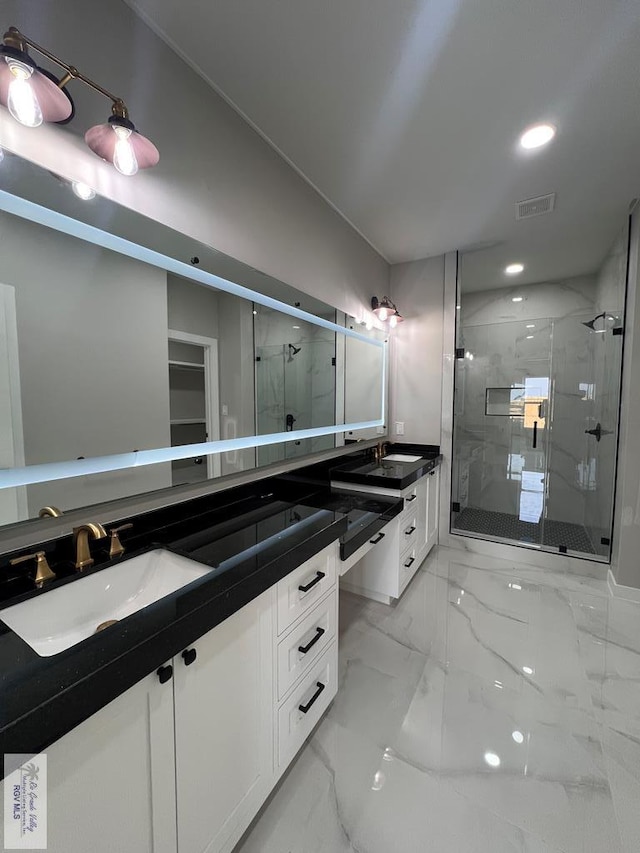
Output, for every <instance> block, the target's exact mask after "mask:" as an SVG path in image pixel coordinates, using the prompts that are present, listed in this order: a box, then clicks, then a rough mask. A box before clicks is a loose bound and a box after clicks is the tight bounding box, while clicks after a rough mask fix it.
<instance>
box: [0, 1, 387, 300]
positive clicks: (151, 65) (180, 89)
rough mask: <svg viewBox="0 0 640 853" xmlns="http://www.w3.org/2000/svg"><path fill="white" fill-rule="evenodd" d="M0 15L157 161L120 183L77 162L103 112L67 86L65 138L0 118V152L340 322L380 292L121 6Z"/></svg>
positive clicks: (356, 247) (269, 157)
mask: <svg viewBox="0 0 640 853" xmlns="http://www.w3.org/2000/svg"><path fill="white" fill-rule="evenodd" d="M2 10H3V19H4V21H5V22H6V23H13V24H15V25H16V26H19V27H20V28H22V29H23V30H24V31H25V32H26V33H27V34H28V35H30V36H31V37H32V38H33V39H35V40H36V41H39V42H41V43H42V44H44V45H45V46H47V47H49V48H50V49H51V50H53V51H54V52H57V53H58V54H59V55H61V56H62V57H63V58H66V59H67V60H68V61H69V62H72V63H73V64H74V65H76V66H77V67H78V68H79V69H80V70H82V71H84V72H85V73H86V74H88V75H89V76H90V77H94V78H95V79H96V80H98V81H99V82H101V83H102V84H103V85H104V86H106V87H107V88H109V89H110V90H112V91H114V92H116V93H118V94H120V95H121V96H122V97H123V98H124V99H125V101H126V102H127V104H128V106H129V108H130V111H131V115H132V118H133V121H134V122H135V123H136V125H137V127H139V128H140V130H141V131H142V132H143V133H144V134H145V135H147V136H148V137H149V138H150V139H152V140H153V141H154V143H155V144H156V145H157V146H158V148H159V150H160V157H161V159H160V164H159V166H158V167H157V168H156V169H154V170H152V171H150V172H147V173H139V174H138V175H136V176H135V178H125V177H123V176H121V175H119V174H118V173H116V171H115V170H114V169H113V168H112V167H111V166H107V165H106V164H104V163H102V162H101V161H100V160H99V159H98V158H97V157H96V156H95V155H94V154H92V153H91V152H90V151H88V150H87V148H86V146H85V145H84V142H83V141H82V135H83V134H84V132H85V130H86V129H87V128H89V127H91V126H92V125H93V124H98V123H103V122H104V121H106V119H107V116H108V115H109V107H110V105H109V103H108V102H107V101H106V100H104V99H103V98H101V97H99V96H98V95H96V94H95V93H93V92H90V91H89V90H88V89H86V87H84V86H82V84H79V83H72V85H71V87H70V89H71V90H72V94H73V96H74V99H75V101H76V108H77V110H76V112H77V117H76V118H75V119H74V121H73V122H72V124H71V125H70V126H69V127H68V128H60V127H53V126H43V127H41V128H39V129H38V130H37V131H35V132H34V131H33V130H30V129H28V128H24V127H22V126H21V125H19V124H18V123H17V122H15V121H13V120H12V119H10V117H8V116H6V115H5V114H4V113H5V111H2V113H3V114H2V115H1V116H0V145H2V146H4V147H5V148H7V149H8V150H13V151H17V152H19V153H21V154H22V156H24V157H27V158H28V159H31V160H33V161H35V162H38V163H40V164H41V165H44V166H46V167H47V168H49V169H51V170H52V171H55V172H58V173H59V174H62V175H64V176H65V177H67V178H76V179H81V180H84V181H86V182H87V183H90V184H92V185H93V186H95V187H96V189H98V191H99V192H100V193H102V194H104V195H106V196H108V197H110V198H112V199H114V200H115V201H120V202H122V203H123V204H125V205H127V206H128V207H131V208H133V209H135V210H138V211H140V212H141V213H144V214H146V215H147V216H150V217H151V218H153V219H157V220H159V221H161V222H163V223H165V224H166V225H169V226H171V227H173V228H176V229H177V230H179V231H181V232H183V233H186V234H189V235H191V236H193V237H194V238H195V239H198V240H201V241H203V242H204V243H206V244H208V245H211V246H214V247H216V248H217V249H219V250H220V251H222V252H225V253H227V254H229V255H231V256H233V257H235V258H238V259H239V260H242V261H244V262H245V263H248V264H250V265H252V266H254V267H256V268H258V269H260V270H262V271H264V272H267V273H269V274H270V275H273V276H275V277H276V278H279V279H281V280H283V281H286V282H287V283H288V284H291V285H294V286H295V287H297V288H299V289H300V290H302V291H303V292H306V293H309V294H322V298H323V299H325V300H326V301H328V302H330V303H332V304H334V305H335V306H336V307H338V308H341V309H343V310H345V311H347V312H348V313H349V314H352V315H359V314H361V313H362V310H363V307H365V306H366V305H368V302H369V299H370V297H371V295H372V294H373V293H381V292H383V291H385V290H386V288H387V284H388V275H389V270H388V265H387V264H386V262H385V261H384V260H383V259H382V258H381V257H380V256H379V255H378V254H377V253H376V252H375V251H374V250H373V249H372V248H371V247H370V246H369V245H368V243H366V242H365V241H364V240H363V239H362V238H361V237H360V236H359V235H358V234H357V233H356V232H355V231H354V230H353V229H352V228H351V226H349V225H348V224H347V223H346V221H345V220H344V219H342V217H340V216H339V215H338V214H337V213H336V212H335V211H334V210H333V209H332V208H330V207H329V205H327V204H326V202H325V201H324V200H323V199H322V198H321V197H320V196H319V195H318V194H317V193H316V192H315V190H313V189H312V188H311V187H310V186H309V185H308V184H307V183H306V182H305V181H304V180H303V179H302V178H301V177H300V176H299V175H298V174H296V172H295V171H294V170H293V169H292V168H291V167H290V166H289V165H288V164H287V163H286V162H285V161H284V160H283V159H282V158H281V157H280V156H279V155H278V154H277V153H276V152H275V151H274V150H273V149H272V148H271V147H270V146H269V145H268V144H267V143H265V142H264V140H263V139H261V138H260V137H259V136H258V134H256V133H255V132H254V131H253V130H252V129H251V128H250V127H249V126H248V125H247V124H246V123H245V122H244V121H243V120H242V119H241V118H240V117H239V116H238V115H237V114H236V113H235V112H234V111H233V110H232V109H231V108H230V107H229V106H228V104H226V103H225V102H224V101H223V100H222V98H220V97H219V96H218V95H217V94H216V93H215V92H214V91H213V90H212V89H211V88H210V87H209V86H207V85H206V84H205V83H204V81H203V80H201V79H200V78H199V77H198V76H197V75H196V74H195V72H193V71H192V70H191V69H190V68H189V67H188V66H187V65H186V64H185V63H184V62H183V61H182V60H181V59H179V58H178V57H177V56H176V55H175V54H174V53H173V52H172V51H171V50H170V49H169V48H168V47H167V46H166V45H165V44H164V42H162V41H161V40H160V39H159V38H158V37H157V36H156V35H155V34H154V33H153V32H152V31H151V30H150V29H149V28H148V27H147V26H146V25H145V24H144V23H142V21H141V20H140V19H139V18H137V17H136V16H135V15H134V13H133V12H132V11H131V10H130V9H129V7H128V6H126V5H125V4H124V3H123V2H122V0H105V2H102V3H87V2H83V1H82V0H56V2H55V3H51V2H48V1H47V0H5V2H3V4H2ZM212 39H213V41H212V49H215V34H212ZM238 49H239V50H242V45H239V46H238Z"/></svg>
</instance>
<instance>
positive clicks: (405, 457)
mask: <svg viewBox="0 0 640 853" xmlns="http://www.w3.org/2000/svg"><path fill="white" fill-rule="evenodd" d="M420 459H422V456H409V454H408V453H391V454H390V455H389V456H385V457H384V459H383V460H382V461H383V462H418V461H419V460H420Z"/></svg>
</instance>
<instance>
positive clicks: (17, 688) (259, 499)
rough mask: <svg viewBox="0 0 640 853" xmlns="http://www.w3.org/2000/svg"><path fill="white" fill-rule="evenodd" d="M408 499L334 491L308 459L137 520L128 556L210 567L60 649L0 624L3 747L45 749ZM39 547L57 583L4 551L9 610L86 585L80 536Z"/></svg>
mask: <svg viewBox="0 0 640 853" xmlns="http://www.w3.org/2000/svg"><path fill="white" fill-rule="evenodd" d="M402 507H403V501H402V500H401V499H396V498H389V497H384V496H377V495H375V496H372V497H371V496H367V495H366V494H363V493H356V492H352V493H347V492H343V491H338V490H332V489H331V488H330V486H329V482H328V477H327V472H326V470H324V471H322V472H321V473H320V475H318V474H317V472H315V470H314V468H313V467H310V468H307V469H305V470H304V472H303V473H301V474H298V475H297V476H294V477H289V476H283V477H274V478H272V479H270V480H264V481H261V482H260V483H259V484H255V485H253V484H252V485H251V486H244V487H240V488H237V489H233V490H229V491H228V492H220V493H217V494H216V495H211V496H206V497H203V498H198V499H195V500H192V501H188V502H185V503H183V504H178V505H175V506H172V507H167V508H165V509H162V510H156V511H153V512H150V513H147V514H145V515H142V516H137V517H135V518H132V519H130V520H131V521H132V522H133V524H134V528H133V530H132V531H130V532H128V533H127V534H126V536H125V534H123V542H124V543H125V544H126V546H127V551H126V554H125V555H124V556H123V557H122V558H120V560H119V561H118V562H123V561H126V560H128V559H131V558H132V557H136V556H138V555H140V554H143V553H146V552H148V551H150V550H153V549H156V548H165V549H167V550H169V551H173V552H175V553H177V554H180V555H182V556H185V557H188V558H190V559H192V560H195V561H197V562H199V563H201V564H204V565H206V566H209V567H210V568H211V571H210V572H208V573H207V574H205V575H204V576H203V577H201V578H200V579H198V580H196V581H194V582H192V583H190V584H189V585H188V586H186V587H184V588H182V589H181V590H178V591H177V592H175V593H173V594H171V595H169V596H166V597H165V598H162V599H160V600H159V601H157V602H156V603H154V604H152V605H149V606H148V607H145V608H144V609H142V610H140V611H139V612H138V613H135V614H133V615H132V616H129V617H127V618H125V619H123V620H122V621H121V622H118V623H117V624H116V625H113V626H111V627H110V628H108V629H106V630H104V631H101V632H100V633H98V634H95V635H93V636H91V637H89V638H88V639H86V640H83V641H82V642H80V643H78V644H77V645H75V646H72V647H71V648H69V649H67V650H65V651H63V652H60V653H59V654H56V655H53V656H51V657H41V656H40V655H38V654H37V652H35V651H34V650H33V649H32V648H31V647H30V646H29V645H28V644H27V643H26V642H25V641H24V640H22V639H21V638H20V637H19V636H18V635H17V634H16V633H14V632H13V631H12V630H11V629H10V628H8V626H6V625H5V624H4V623H3V622H1V621H0V697H1V701H0V751H1V752H2V753H4V754H10V753H21V754H24V753H30V754H35V753H37V752H40V751H42V750H44V749H46V747H47V746H49V745H50V744H51V743H53V742H54V741H56V740H57V739H58V738H60V737H62V736H63V735H64V734H66V733H67V732H68V731H70V730H71V729H73V728H74V727H75V726H77V725H78V724H79V723H81V722H82V721H83V720H85V719H87V718H88V717H89V716H91V714H93V713H95V712H96V711H98V710H99V709H100V708H102V707H104V705H106V704H107V703H108V702H110V701H111V700H112V699H114V698H116V697H117V696H118V695H120V694H121V693H123V692H124V691H125V690H127V689H128V688H129V687H131V686H133V685H134V684H135V683H136V682H138V681H139V680H140V679H142V678H144V677H145V676H147V675H148V674H149V673H151V672H153V671H154V670H156V669H157V668H158V667H160V666H161V665H162V664H164V663H166V662H167V661H168V660H169V659H170V658H171V657H173V656H174V655H176V654H178V653H179V652H181V651H182V650H184V649H185V648H186V647H187V646H188V645H189V644H191V643H193V642H195V641H196V640H197V639H199V638H200V637H202V636H203V635H204V634H206V633H207V632H208V631H210V630H211V629H212V628H214V627H215V626H216V625H218V624H219V623H220V622H222V621H223V620H224V619H226V618H228V617H229V616H231V615H232V614H233V613H235V612H236V611H237V610H239V609H240V608H241V607H243V606H244V605H245V604H248V603H249V602H250V601H251V600H253V599H254V598H256V597H257V596H258V595H260V594H261V593H262V592H263V591H264V590H266V589H268V588H269V587H270V586H272V585H273V584H275V583H277V582H278V581H279V580H281V579H282V578H283V577H285V576H286V575H287V574H288V573H289V572H291V571H292V570H293V569H295V568H297V567H298V566H299V565H301V564H302V563H304V562H305V561H306V560H308V559H310V558H311V557H312V556H313V555H314V554H316V553H318V552H319V551H320V550H322V549H323V548H325V547H326V546H327V545H329V544H330V543H331V542H334V541H335V540H336V539H340V554H341V558H342V559H346V558H347V557H348V556H350V555H351V554H352V553H354V552H355V551H356V550H357V549H358V548H359V547H360V546H361V545H362V544H363V543H364V542H365V541H366V540H367V538H369V537H371V536H372V535H374V534H375V533H376V532H377V531H378V530H380V528H381V527H384V525H385V524H387V523H388V521H389V520H390V519H391V518H393V517H394V516H395V515H397V514H398V513H399V512H401V511H402ZM123 521H124V520H123ZM126 537H128V538H126ZM101 544H102V543H93V548H94V550H95V551H96V565H95V566H94V567H92V569H90V570H88V571H85V573H84V575H85V576H86V575H89V574H93V573H95V572H99V571H102V570H103V569H105V568H108V566H109V565H112V564H113V562H112V561H109V560H108V557H107V555H106V553H103V554H102V555H101V554H100V552H99V546H100V545H101ZM97 546H98V547H97ZM41 547H42V548H43V549H44V550H45V551H46V552H47V556H48V559H49V561H50V563H51V565H52V567H53V568H54V571H56V573H57V575H58V579H57V580H56V581H54V582H53V583H52V584H50V585H49V586H48V587H46V588H45V589H42V590H34V589H33V588H32V582H30V581H28V580H27V579H26V575H25V572H24V570H23V571H21V572H17V571H16V572H14V574H15V576H14V577H12V576H11V569H9V568H8V565H7V564H8V560H9V559H10V557H12V556H15V555H13V554H5V555H2V557H0V569H2V570H3V571H4V572H5V573H8V578H9V579H8V581H6V582H5V583H3V584H1V585H0V601H1V603H0V607H7V606H9V605H13V604H16V603H19V602H20V601H23V600H26V599H28V598H31V597H34V596H38V595H46V594H47V592H48V591H49V590H52V589H57V588H60V587H62V586H64V585H66V584H68V583H77V582H80V583H81V582H82V576H78V575H77V574H76V572H75V571H74V569H73V563H72V561H71V556H72V555H71V550H70V549H71V542H70V537H63V538H62V539H59V540H53V541H51V542H46V543H43V544H42V546H41Z"/></svg>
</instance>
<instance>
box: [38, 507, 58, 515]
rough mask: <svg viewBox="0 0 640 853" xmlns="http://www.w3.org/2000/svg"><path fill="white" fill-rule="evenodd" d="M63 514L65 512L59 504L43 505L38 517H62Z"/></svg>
mask: <svg viewBox="0 0 640 853" xmlns="http://www.w3.org/2000/svg"><path fill="white" fill-rule="evenodd" d="M61 515H64V513H63V512H62V510H61V509H58V507H57V506H43V507H42V509H41V510H40V512H39V513H38V518H60V516H61Z"/></svg>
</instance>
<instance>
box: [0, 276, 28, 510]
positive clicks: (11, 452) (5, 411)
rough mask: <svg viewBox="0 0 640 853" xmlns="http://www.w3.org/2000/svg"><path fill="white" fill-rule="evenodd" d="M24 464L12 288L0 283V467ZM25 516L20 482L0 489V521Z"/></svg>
mask: <svg viewBox="0 0 640 853" xmlns="http://www.w3.org/2000/svg"><path fill="white" fill-rule="evenodd" d="M23 465H24V438H23V432H22V402H21V396H20V369H19V364H18V329H17V323H16V297H15V288H13V287H10V286H9V285H8V284H0V471H1V470H2V469H3V468H17V467H22V466H23ZM28 517H29V512H28V507H27V495H26V489H25V488H24V486H20V487H16V488H9V489H0V524H11V522H13V521H22V520H24V519H25V518H28Z"/></svg>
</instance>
